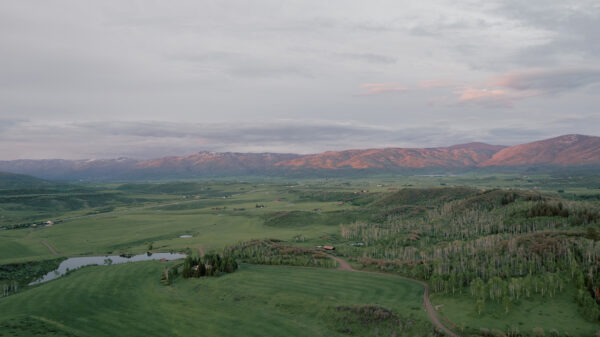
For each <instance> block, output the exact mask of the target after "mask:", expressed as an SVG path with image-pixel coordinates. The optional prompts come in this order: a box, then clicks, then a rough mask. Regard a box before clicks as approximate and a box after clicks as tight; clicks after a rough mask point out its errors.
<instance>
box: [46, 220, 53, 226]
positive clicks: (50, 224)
mask: <svg viewBox="0 0 600 337" xmlns="http://www.w3.org/2000/svg"><path fill="white" fill-rule="evenodd" d="M45 224H46V226H48V227H50V226H52V225H54V221H51V220H48V221H46V222H45Z"/></svg>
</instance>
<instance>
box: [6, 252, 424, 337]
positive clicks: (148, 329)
mask: <svg viewBox="0 0 600 337" xmlns="http://www.w3.org/2000/svg"><path fill="white" fill-rule="evenodd" d="M163 268H164V264H162V263H159V262H139V263H134V264H123V265H115V266H108V267H86V268H84V269H82V270H79V271H76V272H74V273H72V274H71V275H68V276H66V277H63V278H61V279H58V280H56V281H51V282H50V283H48V284H44V285H41V286H37V287H35V288H33V289H29V290H26V291H23V292H21V293H19V294H16V295H13V296H9V297H7V298H3V299H1V300H0V312H2V317H0V327H1V328H0V336H31V335H32V334H33V331H35V330H36V329H37V330H39V331H45V332H44V335H65V334H66V333H71V334H72V335H75V336H115V335H120V336H346V335H347V334H345V333H342V332H341V331H340V329H343V328H345V327H352V328H353V329H354V332H355V334H356V335H361V336H371V335H373V336H375V335H376V332H375V331H376V330H377V329H378V325H377V324H374V325H373V324H371V325H370V324H360V323H359V322H358V323H357V322H354V321H353V320H352V319H350V320H349V321H348V322H347V321H346V320H345V318H346V317H344V313H343V312H339V311H338V310H336V306H354V305H356V306H362V305H366V304H377V305H380V306H382V307H384V308H387V309H390V310H393V312H395V313H397V314H399V315H400V316H401V317H403V319H405V322H407V323H409V325H411V327H410V328H407V327H406V326H405V327H404V330H403V329H402V328H401V327H395V329H396V332H397V333H398V335H400V333H401V332H403V331H404V332H408V331H410V335H411V336H412V335H424V334H426V333H427V331H429V330H430V325H429V323H428V322H427V321H426V316H425V312H424V310H423V307H422V296H423V289H422V287H421V286H419V285H417V284H415V283H412V282H408V281H403V280H400V279H397V278H394V277H388V276H382V275H372V274H365V273H354V272H345V271H335V270H325V269H323V270H320V269H307V268H294V267H272V266H252V265H243V266H242V267H241V269H240V270H238V271H237V272H235V273H233V274H230V275H226V276H222V277H219V278H204V279H186V280H183V279H179V280H178V281H177V282H176V283H175V284H174V285H173V286H163V285H161V283H160V282H159V274H160V272H161V270H162V269H163ZM49 330H54V331H56V334H52V333H51V332H48V331H49Z"/></svg>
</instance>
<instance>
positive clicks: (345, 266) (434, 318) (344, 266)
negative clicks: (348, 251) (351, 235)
mask: <svg viewBox="0 0 600 337" xmlns="http://www.w3.org/2000/svg"><path fill="white" fill-rule="evenodd" d="M329 256H330V257H331V258H332V259H334V260H335V261H336V262H337V263H338V264H339V266H338V268H337V269H338V270H347V271H355V272H359V273H370V274H380V275H386V276H391V277H398V278H401V279H405V280H408V281H412V282H416V283H418V284H420V285H422V286H423V287H424V288H425V292H424V294H423V303H424V304H425V310H426V311H427V315H428V316H429V319H430V320H431V323H433V325H435V326H436V327H437V328H438V329H440V330H442V331H443V332H444V333H445V334H446V335H448V336H451V337H460V336H459V335H457V334H455V333H454V332H452V330H450V329H448V328H447V327H446V326H445V325H444V324H443V323H442V321H441V320H440V318H439V317H438V315H437V313H436V312H435V309H434V308H433V305H431V302H430V301H429V285H428V284H427V283H425V282H422V281H419V280H415V279H412V278H409V277H404V276H399V275H393V274H387V273H379V272H375V271H364V270H356V269H354V268H352V266H351V265H350V264H349V263H348V262H347V261H346V260H344V259H341V258H339V257H335V256H333V255H329Z"/></svg>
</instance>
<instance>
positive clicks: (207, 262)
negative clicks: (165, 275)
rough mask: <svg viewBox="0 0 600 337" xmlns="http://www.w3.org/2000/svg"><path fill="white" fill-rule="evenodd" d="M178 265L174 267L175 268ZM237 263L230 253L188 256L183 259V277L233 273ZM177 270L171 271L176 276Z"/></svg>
mask: <svg viewBox="0 0 600 337" xmlns="http://www.w3.org/2000/svg"><path fill="white" fill-rule="evenodd" d="M177 268H178V267H175V270H176V269H177ZM237 268H238V264H237V262H236V261H235V259H234V258H233V257H232V256H231V255H225V256H221V255H219V254H206V255H204V256H203V257H198V258H194V257H191V256H188V257H186V258H185V260H184V261H183V270H182V272H181V275H182V276H183V278H190V277H194V278H198V277H203V276H220V275H221V274H223V273H233V272H234V271H236V270H237ZM177 274H178V271H174V272H172V274H171V275H172V276H176V275H177Z"/></svg>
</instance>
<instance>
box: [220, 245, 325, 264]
mask: <svg viewBox="0 0 600 337" xmlns="http://www.w3.org/2000/svg"><path fill="white" fill-rule="evenodd" d="M225 252H226V253H227V254H230V255H231V256H233V257H235V258H237V259H239V260H240V261H242V262H246V263H254V264H273V265H290V266H306V267H326V268H332V267H335V266H336V263H335V261H333V260H332V259H330V258H329V256H327V254H325V252H323V251H319V250H316V249H307V248H303V247H298V246H291V245H289V244H287V243H284V242H280V241H277V240H252V241H248V242H241V243H239V244H237V245H235V246H232V247H227V248H225Z"/></svg>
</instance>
